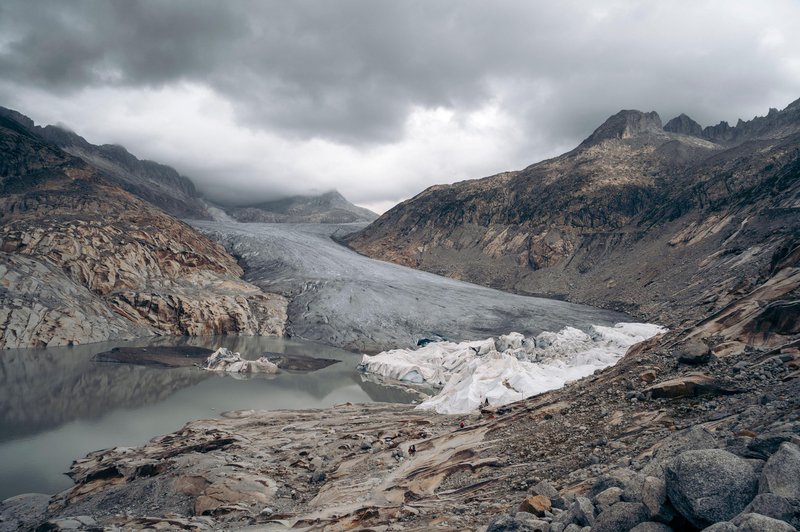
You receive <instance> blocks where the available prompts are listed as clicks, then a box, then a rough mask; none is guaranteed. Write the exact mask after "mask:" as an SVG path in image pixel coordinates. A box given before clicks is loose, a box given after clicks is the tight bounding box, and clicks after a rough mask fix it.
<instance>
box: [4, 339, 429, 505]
mask: <svg viewBox="0 0 800 532" xmlns="http://www.w3.org/2000/svg"><path fill="white" fill-rule="evenodd" d="M147 345H162V346H164V345H191V346H198V347H207V348H209V349H216V348H218V347H227V348H229V349H231V350H233V351H236V352H239V353H241V354H242V356H243V357H245V358H248V359H255V358H258V357H259V356H261V355H262V354H264V352H272V353H285V354H287V355H304V356H310V357H316V358H327V359H337V360H340V361H341V362H339V363H336V364H333V365H331V366H328V367H326V368H323V369H320V370H317V371H312V372H299V371H282V372H281V373H280V374H278V375H269V376H261V375H256V376H252V377H249V378H241V377H238V376H237V377H233V376H230V375H220V374H216V373H213V372H209V371H205V370H202V369H199V368H197V367H181V368H159V367H152V366H139V365H131V364H118V363H109V362H97V361H95V360H94V356H95V355H96V354H97V353H101V352H104V351H109V350H110V349H111V348H113V347H122V346H147ZM360 359H361V356H360V355H358V354H355V353H351V352H348V351H344V350H342V349H338V348H335V347H330V346H325V345H320V344H316V343H311V342H306V341H301V340H295V339H284V338H266V337H237V336H228V337H213V338H174V337H173V338H161V339H158V340H152V339H147V340H139V341H131V342H105V343H98V344H89V345H83V346H75V347H64V348H55V349H11V350H5V351H0V500H3V499H5V498H7V497H11V496H13V495H18V494H20V493H28V492H38V493H48V494H52V493H56V492H58V491H61V490H63V489H66V488H69V487H70V486H72V485H73V483H72V481H71V480H70V478H69V477H68V476H66V474H65V473H66V472H67V470H68V469H69V466H70V464H71V463H72V461H73V460H75V459H76V458H80V457H83V456H84V455H85V454H86V453H88V452H90V451H94V450H97V449H105V448H110V447H115V446H135V445H141V444H143V443H145V442H147V441H148V440H149V439H151V438H153V437H154V436H157V435H160V434H165V433H169V432H172V431H175V430H177V429H179V428H180V427H181V426H183V425H184V424H185V423H186V422H187V421H191V420H194V419H203V418H213V417H218V416H219V415H220V414H221V413H223V412H225V411H229V410H244V409H264V410H280V409H295V410H296V409H306V408H325V407H330V406H333V405H336V404H340V403H345V402H348V401H349V402H353V403H357V402H359V403H365V402H374V401H380V402H396V403H410V402H412V401H413V400H414V399H417V396H416V395H414V394H411V393H409V392H405V391H404V390H402V389H398V388H390V387H385V386H381V385H379V384H375V383H374V382H372V381H370V380H368V379H367V378H366V377H364V376H362V375H361V374H360V373H359V372H358V371H357V370H356V365H357V364H358V362H359V361H360Z"/></svg>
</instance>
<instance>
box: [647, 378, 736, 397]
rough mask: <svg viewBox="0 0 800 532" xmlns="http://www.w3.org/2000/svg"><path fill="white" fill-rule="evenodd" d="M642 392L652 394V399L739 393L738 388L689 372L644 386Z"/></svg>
mask: <svg viewBox="0 0 800 532" xmlns="http://www.w3.org/2000/svg"><path fill="white" fill-rule="evenodd" d="M644 393H645V394H647V393H650V394H652V397H653V399H675V398H677V397H699V396H701V395H731V394H735V393H740V390H735V389H733V388H726V387H724V386H722V385H721V384H720V383H718V382H717V381H716V379H714V378H713V377H711V376H709V375H704V374H699V373H690V374H687V375H682V376H680V377H676V378H674V379H670V380H667V381H664V382H659V383H657V384H653V385H652V386H649V387H647V388H645V389H644Z"/></svg>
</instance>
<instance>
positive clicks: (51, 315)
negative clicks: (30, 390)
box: [0, 253, 150, 348]
mask: <svg viewBox="0 0 800 532" xmlns="http://www.w3.org/2000/svg"><path fill="white" fill-rule="evenodd" d="M0 331H1V332H2V336H0V345H2V346H3V347H6V348H17V347H45V346H55V345H69V344H70V343H74V342H75V340H77V339H80V340H81V342H82V343H83V342H100V341H102V340H107V339H108V340H111V339H120V338H130V337H133V336H138V335H146V334H150V331H149V330H148V329H145V328H138V329H137V327H136V326H135V325H134V324H133V323H131V322H130V321H128V320H125V319H124V318H122V317H121V316H119V315H118V314H115V313H114V312H113V311H112V310H111V309H110V308H109V307H108V306H107V305H106V304H104V302H103V301H102V300H101V299H100V298H98V297H97V296H96V295H95V294H94V293H92V292H91V291H90V290H89V289H88V288H86V287H85V286H82V285H80V284H77V283H75V282H74V281H73V280H72V279H70V278H69V277H67V275H66V274H65V273H64V272H63V271H62V270H61V268H59V267H58V266H55V265H54V264H52V263H50V262H49V261H45V260H39V259H36V258H33V257H25V256H22V255H14V254H10V253H0Z"/></svg>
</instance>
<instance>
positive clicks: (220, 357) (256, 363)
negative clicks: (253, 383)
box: [203, 347, 279, 374]
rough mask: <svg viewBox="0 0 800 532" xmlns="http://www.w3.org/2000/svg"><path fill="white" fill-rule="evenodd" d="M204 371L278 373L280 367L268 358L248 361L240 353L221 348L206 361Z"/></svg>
mask: <svg viewBox="0 0 800 532" xmlns="http://www.w3.org/2000/svg"><path fill="white" fill-rule="evenodd" d="M203 369H207V370H209V371H222V372H226V373H266V374H275V373H278V371H279V370H278V366H276V365H275V364H273V363H272V362H270V361H269V360H268V359H267V357H261V358H259V359H257V360H247V359H244V358H242V356H241V355H240V354H239V353H233V352H232V351H231V350H230V349H227V348H225V347H220V348H219V349H217V350H216V351H214V352H213V353H211V355H209V357H208V358H207V359H206V362H205V364H204V365H203Z"/></svg>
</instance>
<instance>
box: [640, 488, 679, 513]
mask: <svg viewBox="0 0 800 532" xmlns="http://www.w3.org/2000/svg"><path fill="white" fill-rule="evenodd" d="M640 493H641V501H642V503H643V504H644V505H645V507H647V512H648V517H649V519H651V520H653V521H660V522H663V523H669V522H670V521H672V518H673V517H675V510H674V508H672V505H671V504H670V503H669V501H668V500H667V483H666V482H665V481H664V479H663V478H659V477H646V478H645V479H644V482H643V483H642V487H641V492H640Z"/></svg>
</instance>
